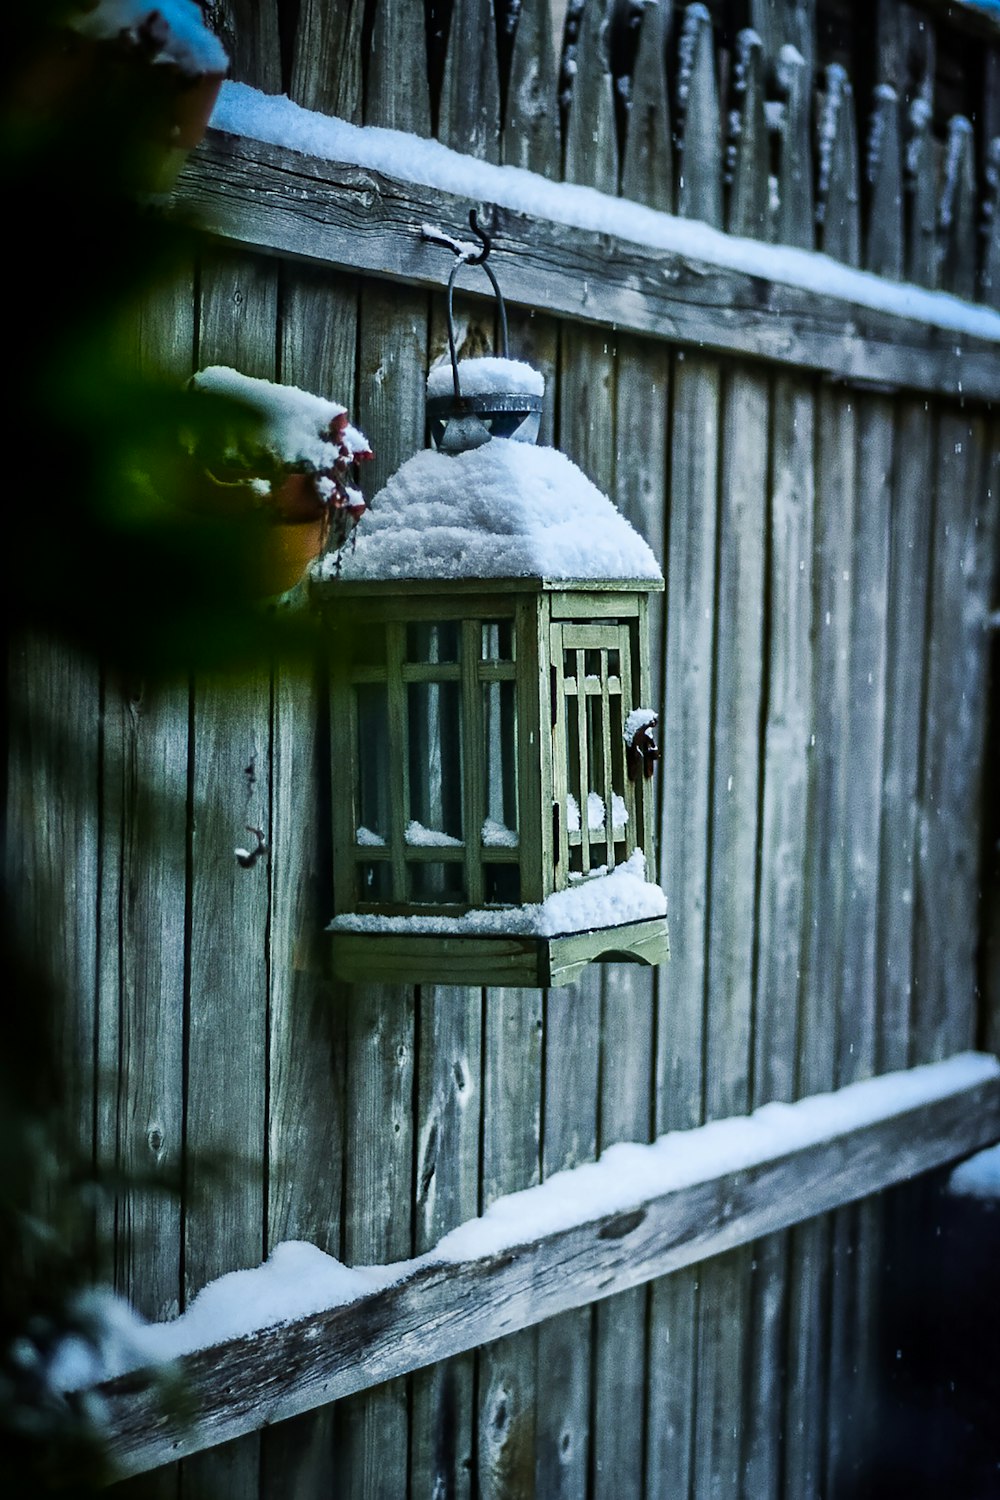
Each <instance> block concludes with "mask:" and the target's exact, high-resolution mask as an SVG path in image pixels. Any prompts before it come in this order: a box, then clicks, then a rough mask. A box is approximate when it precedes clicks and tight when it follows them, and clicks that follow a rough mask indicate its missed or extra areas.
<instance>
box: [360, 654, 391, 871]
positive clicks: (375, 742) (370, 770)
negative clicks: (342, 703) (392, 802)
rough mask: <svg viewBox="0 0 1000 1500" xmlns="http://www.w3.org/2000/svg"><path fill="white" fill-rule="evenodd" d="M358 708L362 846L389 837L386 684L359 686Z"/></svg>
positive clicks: (383, 840)
mask: <svg viewBox="0 0 1000 1500" xmlns="http://www.w3.org/2000/svg"><path fill="white" fill-rule="evenodd" d="M354 691H355V704H356V708H357V725H358V740H357V750H356V753H357V757H358V803H357V818H358V821H357V827H356V829H355V835H354V836H355V838H356V840H357V841H358V843H360V844H374V843H385V842H387V840H388V837H389V827H390V824H389V783H390V770H389V696H388V692H387V689H386V686H385V684H384V683H359V684H358V686H357V687H356V688H355V690H354Z"/></svg>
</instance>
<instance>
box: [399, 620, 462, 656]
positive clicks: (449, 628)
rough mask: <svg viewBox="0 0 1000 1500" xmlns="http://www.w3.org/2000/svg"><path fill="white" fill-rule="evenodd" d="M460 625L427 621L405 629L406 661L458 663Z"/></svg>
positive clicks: (449, 621) (444, 621)
mask: <svg viewBox="0 0 1000 1500" xmlns="http://www.w3.org/2000/svg"><path fill="white" fill-rule="evenodd" d="M460 641H461V624H460V622H459V621H458V620H428V621H421V622H420V623H419V624H414V625H408V626H407V627H406V659H407V661H414V662H453V661H458V648H459V642H460Z"/></svg>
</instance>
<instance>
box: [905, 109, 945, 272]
mask: <svg viewBox="0 0 1000 1500" xmlns="http://www.w3.org/2000/svg"><path fill="white" fill-rule="evenodd" d="M929 90H930V83H928V93H927V94H926V95H921V97H920V98H919V99H915V100H914V102H913V103H912V104H911V105H910V109H909V120H908V127H909V128H908V135H907V142H906V195H907V216H906V217H907V237H906V276H907V280H909V281H915V282H916V283H917V284H918V285H919V286H929V287H936V286H937V284H938V274H939V270H940V266H939V257H938V248H937V245H938V240H937V210H938V204H937V152H936V143H935V141H934V138H933V135H932V133H931V105H930V92H929Z"/></svg>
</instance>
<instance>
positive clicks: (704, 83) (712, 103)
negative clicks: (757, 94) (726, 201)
mask: <svg viewBox="0 0 1000 1500" xmlns="http://www.w3.org/2000/svg"><path fill="white" fill-rule="evenodd" d="M674 99H675V107H674V117H675V125H676V130H677V140H678V163H677V212H678V213H679V214H680V215H681V217H682V218H685V219H701V220H703V221H704V223H706V224H712V225H714V226H715V227H716V228H721V227H722V172H721V163H722V151H721V145H722V141H721V135H720V130H719V118H720V116H719V94H718V83H717V80H716V73H715V46H714V38H713V35H712V20H711V16H710V14H709V12H708V10H707V9H706V7H705V6H704V5H689V6H688V8H687V9H686V11H685V12H684V16H683V19H682V21H681V23H680V37H679V43H678V60H677V75H676V83H675V87H674Z"/></svg>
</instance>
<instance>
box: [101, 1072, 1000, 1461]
mask: <svg viewBox="0 0 1000 1500" xmlns="http://www.w3.org/2000/svg"><path fill="white" fill-rule="evenodd" d="M998 1138H1000V1062H998V1061H997V1059H996V1058H994V1057H990V1056H986V1055H984V1054H978V1053H964V1054H960V1055H958V1056H956V1057H953V1058H951V1059H949V1060H948V1061H946V1062H941V1063H932V1064H928V1065H925V1066H923V1067H918V1068H912V1069H910V1070H908V1071H902V1072H898V1073H892V1074H886V1075H884V1076H882V1077H880V1078H873V1079H869V1080H866V1081H863V1082H860V1083H855V1084H851V1085H848V1086H847V1087H846V1088H843V1089H840V1090H838V1091H836V1092H835V1093H832V1094H827V1095H815V1096H813V1097H811V1098H807V1099H803V1100H801V1101H799V1102H798V1103H796V1104H769V1105H765V1106H763V1107H762V1108H760V1109H758V1110H756V1111H755V1112H754V1113H753V1114H752V1115H750V1116H748V1117H742V1118H734V1119H727V1120H719V1121H716V1122H714V1123H712V1124H709V1125H705V1126H701V1127H699V1128H698V1129H695V1130H691V1131H686V1132H684V1131H676V1132H673V1133H671V1134H668V1135H666V1136H663V1137H661V1138H660V1139H659V1140H658V1141H656V1142H655V1143H654V1144H653V1145H651V1146H643V1145H637V1144H619V1145H617V1146H613V1147H611V1148H610V1149H609V1150H608V1151H607V1152H605V1153H604V1155H603V1156H602V1158H601V1160H600V1161H599V1162H597V1163H594V1164H592V1165H587V1166H582V1167H578V1168H576V1169H574V1170H572V1171H567V1172H562V1173H558V1174H557V1175H556V1176H554V1177H552V1178H550V1179H549V1180H548V1181H547V1182H546V1183H544V1184H542V1185H541V1186H539V1187H536V1188H531V1189H528V1190H526V1191H524V1192H521V1193H516V1194H513V1195H511V1196H508V1197H506V1198H501V1199H499V1200H498V1201H496V1202H495V1203H494V1204H493V1205H492V1207H491V1208H490V1210H489V1211H488V1212H487V1213H486V1214H485V1215H484V1216H483V1217H481V1218H479V1219H477V1220H472V1221H470V1222H468V1223H466V1224H463V1225H461V1226H460V1227H459V1228H457V1229H455V1230H453V1231H452V1232H451V1233H450V1234H448V1235H446V1236H445V1237H444V1238H443V1239H442V1240H441V1241H440V1242H439V1243H438V1244H437V1246H435V1248H434V1249H432V1250H430V1251H429V1252H427V1253H426V1254H424V1255H421V1256H418V1257H417V1258H416V1259H413V1260H411V1261H408V1262H407V1261H404V1262H400V1263H398V1264H396V1265H388V1266H380V1267H365V1268H360V1269H359V1270H356V1271H350V1270H348V1269H347V1268H345V1267H342V1266H340V1265H339V1263H338V1262H336V1261H335V1260H333V1259H332V1258H330V1257H325V1256H321V1254H320V1252H318V1251H314V1252H311V1253H310V1254H309V1255H306V1256H304V1257H303V1256H302V1255H295V1256H292V1255H288V1256H286V1257H285V1259H286V1260H287V1262H288V1265H289V1273H290V1274H289V1276H287V1277H284V1279H283V1277H282V1275H281V1274H280V1272H279V1271H278V1260H280V1259H281V1257H280V1255H279V1256H278V1257H277V1259H276V1261H275V1263H274V1267H273V1268H272V1267H269V1266H267V1265H265V1266H263V1267H261V1268H260V1270H259V1271H256V1272H238V1273H236V1275H235V1277H233V1278H223V1279H222V1280H221V1281H219V1282H217V1283H215V1284H214V1285H213V1286H212V1287H209V1288H206V1291H205V1293H204V1294H203V1298H201V1299H197V1300H196V1301H195V1303H194V1306H193V1307H192V1309H191V1310H190V1311H189V1312H188V1313H187V1314H186V1315H185V1316H184V1317H182V1318H180V1319H177V1320H176V1321H175V1322H174V1323H173V1324H170V1323H167V1324H161V1325H158V1326H156V1327H154V1328H148V1329H146V1330H143V1333H144V1338H143V1340H142V1343H141V1345H139V1347H141V1348H143V1350H144V1352H145V1357H146V1358H147V1360H155V1358H156V1357H157V1354H159V1356H160V1357H161V1358H162V1357H167V1358H169V1357H171V1356H173V1355H175V1354H177V1353H178V1352H180V1353H182V1355H183V1358H182V1362H181V1368H180V1373H181V1375H182V1378H183V1381H184V1383H185V1384H186V1386H187V1389H188V1395H189V1397H190V1398H191V1402H192V1403H193V1405H192V1407H191V1409H193V1410H194V1411H195V1412H196V1417H195V1419H194V1421H193V1422H188V1423H185V1422H184V1421H182V1420H179V1419H178V1417H177V1415H176V1405H175V1406H174V1407H173V1409H172V1410H170V1409H167V1408H166V1406H165V1404H164V1402H163V1399H162V1391H161V1388H160V1387H159V1386H158V1384H157V1382H156V1378H155V1370H154V1372H153V1378H152V1379H150V1378H149V1377H148V1376H147V1377H146V1378H143V1377H142V1376H141V1375H139V1374H136V1373H126V1374H122V1375H120V1376H119V1377H118V1378H116V1379H114V1380H112V1381H110V1382H107V1383H105V1384H104V1385H102V1386H99V1387H97V1388H96V1390H95V1394H96V1395H97V1396H98V1397H99V1409H100V1410H101V1411H102V1412H103V1419H104V1425H105V1429H106V1433H107V1437H108V1440H109V1445H110V1453H111V1456H112V1458H113V1460H114V1461H115V1462H116V1464H117V1465H118V1466H119V1468H120V1470H121V1472H122V1473H123V1474H134V1473H141V1472H143V1471H144V1470H147V1469H151V1468H155V1467H157V1466H159V1465H161V1464H164V1463H167V1462H169V1461H170V1460H172V1459H176V1458H179V1457H183V1456H185V1455H188V1454H191V1453H195V1452H198V1451H200V1450H202V1449H204V1448H210V1447H213V1446H215V1445H217V1444H219V1443H223V1442H226V1441H228V1440H229V1439H230V1438H234V1437H237V1436H239V1435H241V1434H245V1433H248V1432H253V1431H256V1430H258V1429H260V1428H262V1427H266V1426H270V1425H271V1424H273V1423H274V1422H278V1421H282V1420H284V1419H285V1418H288V1417H291V1416H294V1415H296V1414H298V1413H301V1412H304V1411H308V1410H311V1409H313V1408H315V1407H317V1406H322V1405H325V1404H327V1403H328V1402H331V1401H335V1400H338V1399H340V1398H342V1397H344V1396H348V1395H350V1394H352V1393H354V1392H356V1391H360V1390H364V1389H366V1388H369V1387H371V1386H374V1385H378V1384H381V1383H382V1382H384V1381H387V1380H390V1379H392V1378H394V1377H396V1376H398V1375H402V1374H405V1373H408V1372H409V1371H412V1370H416V1369H419V1368H421V1367H423V1366H426V1365H430V1364H434V1363H435V1362H437V1361H439V1360H441V1359H445V1358H447V1357H448V1356H450V1355H453V1354H456V1353H459V1352H461V1351H463V1350H467V1349H472V1348H475V1347H477V1346H478V1345H480V1344H483V1343H487V1342H489V1341H491V1340H493V1339H496V1338H499V1337H501V1336H502V1335H506V1334H509V1333H512V1332H514V1331H515V1330H517V1329H521V1328H527V1327H530V1326H531V1325H533V1324H535V1323H538V1322H541V1321H542V1320H544V1319H546V1318H550V1317H552V1316H554V1315H555V1314H557V1313H560V1312H564V1311H566V1310H567V1309H570V1308H574V1307H582V1306H584V1305H586V1304H588V1303H591V1302H595V1301H598V1300H600V1299H602V1298H605V1297H609V1296H612V1295H613V1294H615V1293H617V1292H621V1291H624V1290H625V1289H627V1288H629V1287H634V1286H638V1285H640V1284H642V1283H643V1282H646V1281H649V1280H651V1279H653V1278H654V1277H658V1276H662V1275H664V1274H666V1273H669V1272H672V1271H675V1270H678V1269H680V1268H682V1267H684V1266H691V1265H694V1264H696V1263H698V1262H700V1261H703V1260H706V1259H708V1258H709V1257H710V1256H714V1255H718V1254H720V1253H722V1252H724V1251H726V1250H731V1249H733V1248H734V1247H736V1246H738V1245H744V1244H747V1243H748V1242H749V1241H751V1240H755V1239H758V1238H760V1237H762V1236H764V1235H768V1234H771V1233H773V1232H774V1231H775V1230H779V1229H783V1228H787V1227H788V1226H789V1225H791V1224H795V1223H799V1222H801V1221H803V1220H805V1219H808V1218H811V1217H813V1216H815V1215H817V1214H821V1213H824V1212H827V1211H829V1210H830V1209H833V1208H837V1207H840V1206H841V1205H843V1204H846V1203H850V1202H853V1201H855V1200H856V1199H859V1198H862V1197H866V1196H868V1195H870V1194H872V1193H877V1192H880V1191H882V1190H883V1189H884V1188H886V1187H889V1186H891V1185H893V1184H895V1183H898V1182H902V1181H905V1180H907V1179H908V1178H910V1177H912V1176H914V1175H916V1174H918V1173H921V1172H926V1171H929V1170H931V1169H933V1168H935V1167H938V1166H941V1165H944V1164H946V1163H947V1162H950V1161H954V1160H957V1159H958V1158H960V1157H963V1156H966V1155H968V1154H969V1153H970V1152H972V1151H975V1150H978V1149H979V1148H981V1147H983V1146H985V1145H989V1144H991V1143H992V1142H994V1141H996V1140H997V1139H998ZM286 1248H290V1247H286ZM304 1270H305V1275H306V1276H307V1277H308V1275H309V1274H311V1275H312V1276H313V1277H314V1278H315V1283H316V1284H315V1287H314V1288H313V1289H312V1292H311V1290H310V1288H309V1286H308V1285H303V1272H304ZM230 1280H231V1281H232V1286H231V1288H230V1287H229V1286H228V1285H227V1283H228V1282H229V1281H230ZM234 1294H235V1295H234ZM303 1308H312V1309H314V1310H310V1311H307V1312H305V1313H304V1312H303ZM71 1383H74V1384H75V1383H76V1382H71ZM171 1389H172V1391H173V1394H174V1397H176V1394H177V1388H176V1386H172V1387H171Z"/></svg>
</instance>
